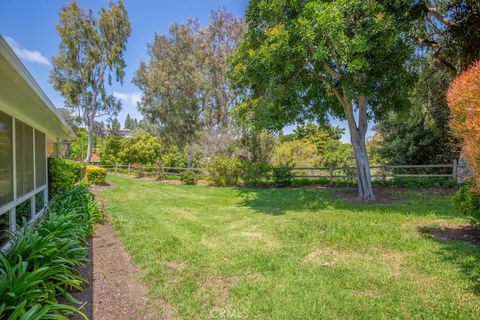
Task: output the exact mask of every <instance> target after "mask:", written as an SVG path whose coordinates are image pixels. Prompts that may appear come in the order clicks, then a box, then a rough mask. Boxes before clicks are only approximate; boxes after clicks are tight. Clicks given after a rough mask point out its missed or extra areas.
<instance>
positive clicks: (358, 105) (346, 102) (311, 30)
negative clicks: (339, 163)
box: [231, 0, 414, 200]
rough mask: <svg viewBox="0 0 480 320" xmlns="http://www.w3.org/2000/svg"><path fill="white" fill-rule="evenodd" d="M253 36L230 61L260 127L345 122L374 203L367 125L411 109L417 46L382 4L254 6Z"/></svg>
mask: <svg viewBox="0 0 480 320" xmlns="http://www.w3.org/2000/svg"><path fill="white" fill-rule="evenodd" d="M246 22H247V24H248V30H247V32H246V35H245V38H244V40H243V41H242V43H241V44H240V47H239V49H238V50H237V52H236V53H235V54H234V56H233V57H232V60H231V62H232V65H233V72H232V79H233V81H234V82H235V84H236V86H237V88H239V90H240V92H241V94H242V96H243V102H242V104H241V105H240V106H239V107H238V114H239V115H240V116H241V117H243V118H246V119H248V121H250V122H253V123H255V124H256V125H257V126H260V127H263V128H268V129H271V130H276V131H279V130H281V129H282V128H283V127H284V126H285V125H288V124H293V123H296V122H302V121H304V120H305V119H308V120H310V119H312V120H316V121H318V122H320V123H321V122H322V121H323V122H325V121H327V117H328V116H329V115H331V116H335V117H338V118H344V119H346V120H347V121H348V128H349V131H350V140H351V143H352V146H353V149H354V153H355V159H356V165H357V175H358V195H359V198H361V199H364V200H370V199H374V197H375V196H374V193H373V189H372V184H371V176H370V164H369V159H368V156H367V148H366V143H365V135H366V133H367V129H368V122H369V119H377V118H380V117H382V116H384V115H385V114H386V113H387V112H388V111H389V110H394V109H399V108H402V107H405V106H407V105H408V101H406V100H405V99H404V97H405V95H406V93H407V92H408V90H409V89H410V84H411V83H412V82H414V81H412V80H413V79H414V76H413V74H412V73H411V72H410V71H409V69H408V67H407V64H408V59H409V58H410V57H411V55H412V52H413V48H412V47H413V46H412V45H411V44H410V43H409V42H408V40H407V39H406V37H404V36H403V32H401V31H402V30H400V29H399V26H398V23H397V22H396V20H395V19H394V16H393V13H392V11H391V10H390V8H388V7H386V6H385V5H384V1H373V0H372V1H364V0H338V1H326V0H325V1H318V0H316V1H313V0H306V1H305V0H291V1H287V0H251V1H250V3H249V6H248V8H247V11H246Z"/></svg>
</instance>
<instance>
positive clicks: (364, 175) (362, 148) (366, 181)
mask: <svg viewBox="0 0 480 320" xmlns="http://www.w3.org/2000/svg"><path fill="white" fill-rule="evenodd" d="M354 136H355V135H352V140H351V141H352V146H353V150H354V152H355V161H356V163H357V179H358V181H357V184H358V198H359V199H361V200H365V201H368V200H375V195H374V194H373V188H372V177H371V175H370V163H369V161H368V155H367V147H366V144H365V134H363V136H362V135H361V134H358V135H356V137H354Z"/></svg>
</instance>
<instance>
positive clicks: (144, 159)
mask: <svg viewBox="0 0 480 320" xmlns="http://www.w3.org/2000/svg"><path fill="white" fill-rule="evenodd" d="M162 151H163V146H162V142H161V140H160V138H159V137H155V136H152V135H150V134H148V133H141V132H138V133H136V134H135V135H134V136H133V137H131V138H127V139H123V140H122V150H121V152H120V157H121V159H122V160H123V162H124V163H134V164H141V165H148V164H150V165H154V164H157V163H158V162H160V161H161V157H162Z"/></svg>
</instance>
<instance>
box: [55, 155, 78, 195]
mask: <svg viewBox="0 0 480 320" xmlns="http://www.w3.org/2000/svg"><path fill="white" fill-rule="evenodd" d="M81 170H82V166H81V165H80V163H78V162H75V161H73V160H68V159H61V158H52V159H49V160H48V182H49V193H50V198H53V197H54V196H55V195H57V194H59V193H62V192H64V191H66V190H68V189H70V188H72V187H73V186H74V185H75V183H77V182H78V181H80V177H81Z"/></svg>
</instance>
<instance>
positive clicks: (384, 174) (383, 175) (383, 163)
mask: <svg viewBox="0 0 480 320" xmlns="http://www.w3.org/2000/svg"><path fill="white" fill-rule="evenodd" d="M386 179H387V174H386V172H385V162H382V180H383V181H385V180H386Z"/></svg>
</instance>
